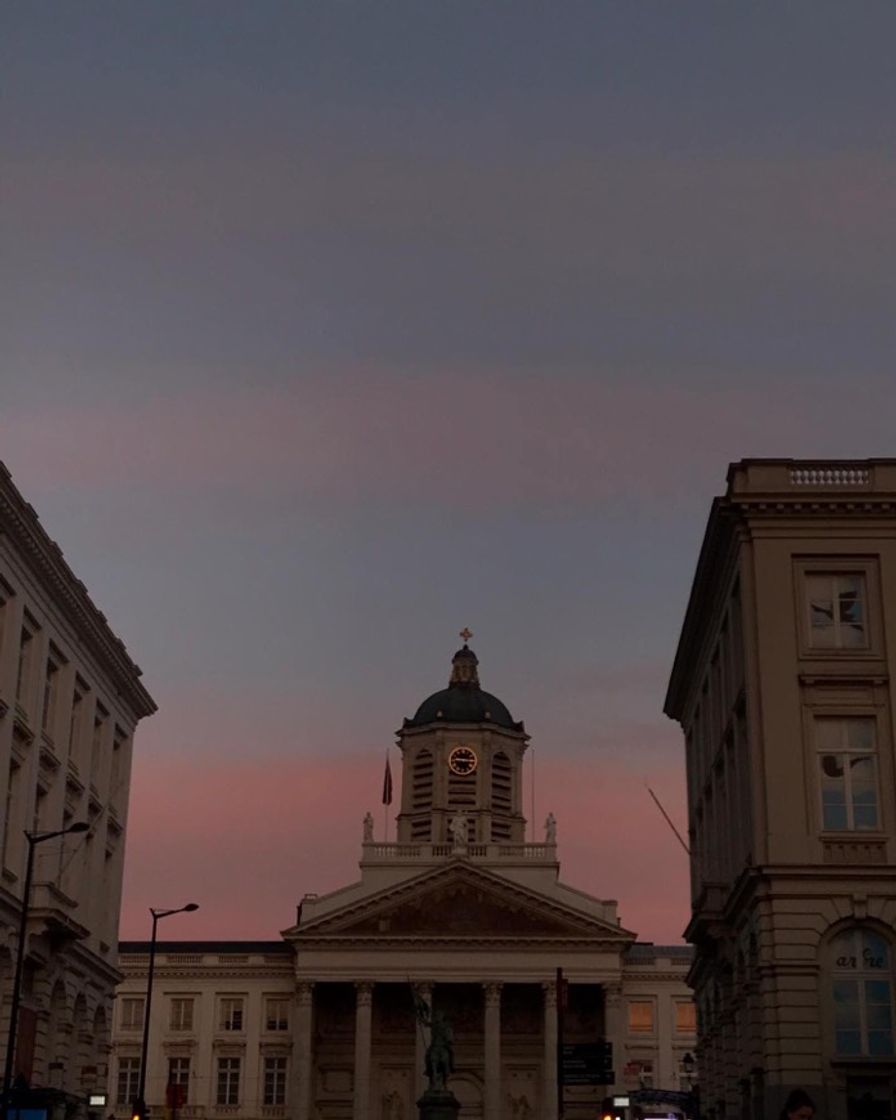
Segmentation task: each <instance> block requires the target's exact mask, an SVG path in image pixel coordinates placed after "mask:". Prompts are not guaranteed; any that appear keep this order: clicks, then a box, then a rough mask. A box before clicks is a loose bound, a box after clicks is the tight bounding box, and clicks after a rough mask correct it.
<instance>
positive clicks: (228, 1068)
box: [215, 1058, 240, 1104]
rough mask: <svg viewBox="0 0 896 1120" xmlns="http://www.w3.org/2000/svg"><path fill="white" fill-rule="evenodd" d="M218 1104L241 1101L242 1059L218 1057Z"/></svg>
mask: <svg viewBox="0 0 896 1120" xmlns="http://www.w3.org/2000/svg"><path fill="white" fill-rule="evenodd" d="M215 1099H216V1101H217V1103H218V1104H239V1103H240V1060H239V1058H218V1090H217V1095H216V1098H215Z"/></svg>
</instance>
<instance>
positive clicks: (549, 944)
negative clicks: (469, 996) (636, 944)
mask: <svg viewBox="0 0 896 1120" xmlns="http://www.w3.org/2000/svg"><path fill="white" fill-rule="evenodd" d="M410 948H413V949H414V950H416V951H418V952H419V951H421V950H423V951H425V950H427V949H433V950H446V949H453V950H455V951H456V952H458V953H460V952H469V951H476V950H483V951H487V950H493V949H582V950H587V951H588V952H592V953H593V952H595V951H596V950H597V951H601V950H606V951H608V952H614V953H622V952H624V950H625V943H624V942H621V941H612V940H607V939H602V938H599V937H594V938H591V937H565V936H563V935H558V936H556V937H532V936H525V935H524V936H521V937H504V936H496V937H481V936H477V935H475V934H473V935H470V934H458V935H457V936H456V937H441V936H429V937H421V936H416V935H414V934H408V935H407V936H404V937H388V936H385V937H379V936H376V935H370V936H368V937H363V936H357V935H354V936H353V935H351V934H345V935H339V934H335V933H334V934H329V935H327V934H319V935H317V936H316V937H312V936H309V937H308V939H307V940H304V939H303V940H302V942H301V945H300V947H299V949H300V952H302V953H305V952H307V951H308V950H312V949H316V950H324V949H364V950H371V949H372V950H380V949H381V950H395V949H404V950H408V949H410Z"/></svg>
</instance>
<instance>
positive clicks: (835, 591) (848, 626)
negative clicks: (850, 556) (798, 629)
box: [806, 572, 868, 649]
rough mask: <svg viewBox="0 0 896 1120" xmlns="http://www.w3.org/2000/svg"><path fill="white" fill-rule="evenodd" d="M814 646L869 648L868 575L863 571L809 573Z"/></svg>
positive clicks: (810, 629)
mask: <svg viewBox="0 0 896 1120" xmlns="http://www.w3.org/2000/svg"><path fill="white" fill-rule="evenodd" d="M806 593H807V597H808V606H809V644H810V645H811V646H812V648H813V649H867V647H868V624H867V621H866V605H865V604H866V601H867V596H866V592H865V577H864V575H863V574H862V573H861V572H855V573H844V574H837V575H829V574H822V573H815V572H809V573H807V574H806Z"/></svg>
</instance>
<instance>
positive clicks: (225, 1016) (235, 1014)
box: [219, 999, 243, 1031]
mask: <svg viewBox="0 0 896 1120" xmlns="http://www.w3.org/2000/svg"><path fill="white" fill-rule="evenodd" d="M219 1021H220V1024H221V1030H222V1031H241V1030H242V1029H243V1001H242V1000H241V999H222V1000H221V1017H220V1020H219Z"/></svg>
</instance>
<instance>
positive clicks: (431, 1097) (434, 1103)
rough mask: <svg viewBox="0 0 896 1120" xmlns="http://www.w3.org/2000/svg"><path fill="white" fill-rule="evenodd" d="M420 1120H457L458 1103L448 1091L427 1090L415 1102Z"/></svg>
mask: <svg viewBox="0 0 896 1120" xmlns="http://www.w3.org/2000/svg"><path fill="white" fill-rule="evenodd" d="M417 1108H419V1110H420V1120H457V1114H458V1113H459V1112H460V1101H459V1100H458V1099H457V1097H456V1096H455V1095H454V1093H452V1092H451V1090H450V1089H427V1090H426V1092H425V1093H424V1094H423V1096H422V1097H421V1098H420V1100H419V1101H417Z"/></svg>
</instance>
